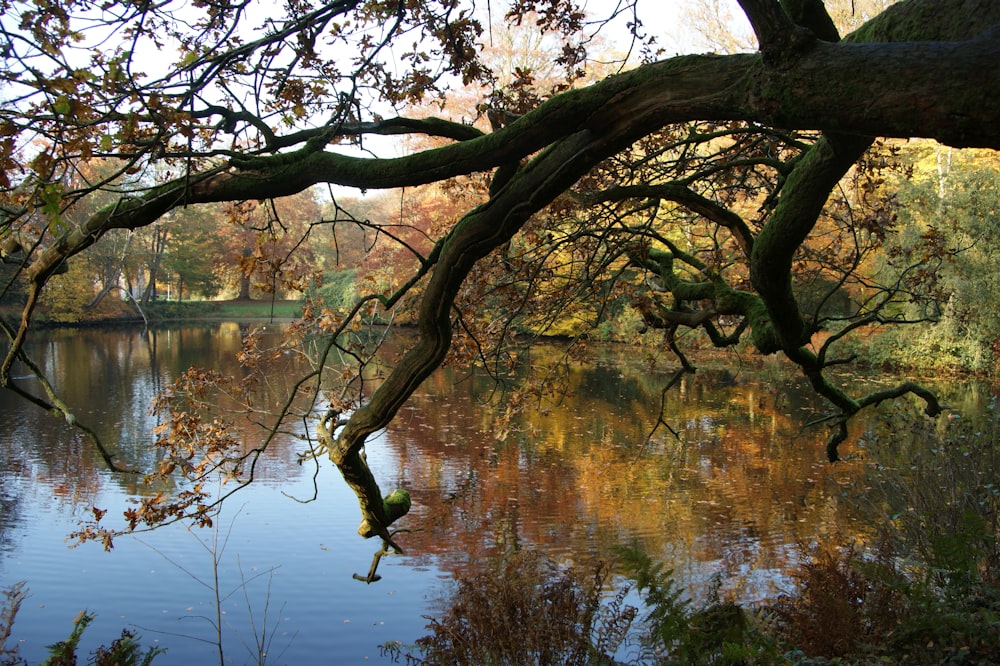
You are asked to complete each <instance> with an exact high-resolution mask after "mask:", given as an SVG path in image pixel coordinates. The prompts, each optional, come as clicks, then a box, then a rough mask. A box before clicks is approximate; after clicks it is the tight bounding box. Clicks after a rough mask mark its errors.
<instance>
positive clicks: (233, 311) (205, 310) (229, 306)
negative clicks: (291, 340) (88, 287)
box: [145, 300, 302, 321]
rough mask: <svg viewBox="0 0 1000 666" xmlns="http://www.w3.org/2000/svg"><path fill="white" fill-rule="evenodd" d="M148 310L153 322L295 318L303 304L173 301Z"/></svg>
mask: <svg viewBox="0 0 1000 666" xmlns="http://www.w3.org/2000/svg"><path fill="white" fill-rule="evenodd" d="M145 311H146V316H147V317H149V319H150V320H153V321H174V320H184V319H240V320H243V319H294V318H296V317H298V316H300V315H301V314H302V301H270V300H268V301H264V300H259V301H258V300H253V301H249V300H245V301H236V300H233V301H181V302H176V301H171V302H158V303H151V304H150V305H149V306H147V308H146V310H145Z"/></svg>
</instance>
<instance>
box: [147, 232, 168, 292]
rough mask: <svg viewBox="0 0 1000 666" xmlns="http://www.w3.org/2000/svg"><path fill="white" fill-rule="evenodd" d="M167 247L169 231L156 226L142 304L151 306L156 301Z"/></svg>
mask: <svg viewBox="0 0 1000 666" xmlns="http://www.w3.org/2000/svg"><path fill="white" fill-rule="evenodd" d="M166 247H167V230H166V229H165V228H163V227H162V226H161V225H154V229H153V240H152V242H151V247H150V255H151V257H152V258H151V260H150V262H149V281H148V282H147V283H146V289H145V291H143V293H142V304H143V305H149V302H150V301H151V300H154V301H155V300H156V295H157V294H156V281H157V279H158V278H159V274H160V261H161V259H163V251H164V250H165V249H166Z"/></svg>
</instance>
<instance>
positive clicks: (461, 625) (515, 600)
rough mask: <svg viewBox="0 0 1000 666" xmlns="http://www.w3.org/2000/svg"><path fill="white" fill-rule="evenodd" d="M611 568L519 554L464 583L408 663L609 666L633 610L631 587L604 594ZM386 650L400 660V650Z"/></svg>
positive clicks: (435, 619) (629, 622) (388, 648)
mask: <svg viewBox="0 0 1000 666" xmlns="http://www.w3.org/2000/svg"><path fill="white" fill-rule="evenodd" d="M609 577H610V568H609V567H608V565H607V564H606V563H603V562H600V563H597V564H596V565H594V566H593V567H592V568H590V569H589V570H581V569H576V568H569V569H565V568H561V567H559V566H557V565H556V564H554V563H553V562H550V561H547V560H543V559H542V558H540V557H539V556H537V555H535V554H533V553H529V552H518V553H515V554H513V555H511V556H510V557H509V558H506V559H504V560H502V561H499V562H496V563H494V564H493V566H492V567H491V568H490V569H489V570H487V571H486V572H485V573H482V574H480V575H478V576H475V577H472V578H469V579H466V580H462V581H460V582H459V583H458V587H457V589H456V590H455V591H454V593H453V594H452V595H451V597H450V599H449V600H448V601H449V606H448V609H447V610H446V611H445V613H444V614H443V615H442V617H441V618H431V619H430V620H431V621H430V624H429V625H428V627H427V628H428V629H430V630H431V633H430V634H429V635H427V636H424V637H423V638H420V639H419V640H418V641H417V645H416V651H417V652H418V654H413V653H412V652H411V653H407V654H406V659H407V663H413V664H452V665H466V664H467V665H469V666H481V665H484V664H507V665H512V666H513V665H518V664H525V665H529V664H566V665H574V664H579V665H585V664H600V663H614V654H615V652H616V651H617V650H618V648H619V646H620V645H621V644H622V643H623V641H624V640H625V637H626V634H627V632H628V630H629V628H630V627H631V625H632V621H633V619H634V618H635V615H636V609H635V608H634V607H632V606H629V605H627V604H625V601H624V599H625V595H626V594H627V593H628V588H627V587H623V588H620V589H619V590H618V592H617V594H615V595H614V596H613V597H611V598H610V600H608V601H605V597H604V593H605V590H606V586H607V583H608V580H609ZM385 649H386V651H387V652H389V653H392V654H393V655H394V656H397V657H398V656H399V654H400V653H401V650H400V648H399V646H398V645H387V646H386V648H385Z"/></svg>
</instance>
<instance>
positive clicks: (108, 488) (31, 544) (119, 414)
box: [0, 323, 863, 665]
mask: <svg viewBox="0 0 1000 666" xmlns="http://www.w3.org/2000/svg"><path fill="white" fill-rule="evenodd" d="M246 332H247V327H246V326H242V327H241V326H240V325H237V324H235V323H222V324H213V325H205V326H197V327H185V328H174V329H169V330H160V331H150V332H139V331H72V332H70V331H56V332H52V333H51V334H49V335H48V337H47V338H46V339H45V341H44V342H39V343H37V344H36V346H35V347H34V348H33V349H32V353H33V354H34V355H35V356H36V360H38V361H39V362H40V363H41V364H42V365H43V367H44V368H46V370H47V372H48V373H49V376H50V377H51V378H52V380H53V382H54V383H55V385H56V386H57V387H58V388H59V390H60V391H61V392H62V395H63V397H64V398H65V400H66V402H67V403H68V404H69V405H70V407H71V409H72V410H73V411H74V413H75V414H76V416H77V418H78V419H79V420H80V421H82V422H85V423H87V424H89V425H91V426H92V427H94V428H95V429H96V430H98V432H99V433H100V434H101V436H102V437H103V438H104V439H105V441H106V442H108V443H109V444H112V445H114V446H115V448H116V449H117V450H118V451H119V453H120V455H121V456H122V458H123V459H125V460H126V461H127V462H128V463H130V464H132V465H139V466H144V467H146V468H149V467H151V465H152V464H153V463H154V462H155V461H154V459H153V457H152V456H153V454H152V453H150V451H149V449H148V444H149V442H150V437H151V436H150V432H151V430H152V428H153V427H154V426H155V425H156V420H155V417H154V416H153V415H152V414H151V412H150V410H149V404H150V400H151V399H152V398H153V396H154V395H156V394H157V393H158V392H159V391H161V390H163V389H164V388H165V387H166V386H167V385H168V384H169V383H170V382H171V381H172V380H173V379H175V378H176V377H177V376H178V374H179V373H180V372H182V371H183V370H185V369H187V368H188V367H190V366H192V365H198V366H204V367H213V368H218V369H221V370H224V371H236V370H237V366H236V361H235V359H234V355H235V353H236V352H238V351H239V349H240V345H241V340H242V338H243V336H245V334H246ZM561 353H562V350H561V349H559V348H556V347H551V348H543V349H539V350H534V351H532V352H531V354H532V356H531V358H526V359H523V360H525V361H527V362H528V363H531V364H548V363H552V362H554V360H558V359H559V358H560V354H561ZM643 354H644V352H637V351H636V350H633V349H621V348H593V349H590V350H588V352H587V354H586V356H585V361H584V362H573V363H570V364H567V365H564V366H563V370H564V375H563V382H562V384H561V388H560V391H559V392H557V393H556V394H554V395H553V396H551V397H550V399H549V400H547V401H545V402H543V403H541V404H539V403H538V402H537V401H527V400H526V401H525V405H527V406H526V408H525V409H524V410H523V411H520V412H517V413H513V414H506V413H505V405H507V404H509V403H510V402H511V401H514V400H519V399H521V398H519V397H518V396H517V395H516V394H513V393H510V392H508V391H507V389H505V388H504V387H499V388H498V387H497V386H496V385H495V384H494V383H493V382H491V381H490V380H489V379H488V378H482V377H479V378H475V377H468V376H466V374H467V373H464V372H462V371H460V370H456V369H454V368H451V369H448V368H446V369H444V370H442V371H439V372H438V373H437V374H435V375H434V376H433V377H432V378H431V380H429V381H428V382H427V383H426V384H425V385H424V386H423V387H422V388H421V389H420V391H419V392H418V393H417V394H416V395H415V396H414V398H413V399H412V400H411V401H410V402H409V403H408V404H407V405H406V406H405V407H404V408H403V410H402V411H401V413H400V414H399V416H398V418H397V419H396V421H395V423H394V424H393V426H392V427H391V428H390V429H389V430H388V431H386V432H384V433H381V434H380V435H379V436H378V437H376V438H373V440H372V441H370V442H369V445H368V446H367V451H368V460H369V463H370V464H371V465H372V467H373V469H374V471H375V474H376V477H377V478H378V479H379V481H380V484H381V486H382V488H383V490H385V491H386V492H388V491H389V490H391V489H392V488H395V487H405V488H408V489H410V491H411V493H412V495H413V498H414V508H413V510H412V511H411V513H410V514H409V515H408V516H407V517H406V518H405V519H404V520H403V521H401V523H400V526H401V527H405V528H407V529H409V530H411V532H410V533H408V534H405V535H402V536H401V537H400V544H401V545H402V546H403V547H404V548H406V549H407V555H406V556H393V557H389V558H385V559H384V560H383V561H382V564H381V566H380V568H379V572H380V573H381V574H382V575H383V580H382V581H380V582H378V583H376V584H373V585H365V584H363V583H359V582H357V581H355V580H353V579H352V574H353V573H355V572H358V573H364V572H366V571H367V568H368V566H369V564H370V562H371V557H372V555H373V553H374V551H375V550H376V548H377V545H376V544H375V543H374V542H371V541H364V540H362V539H360V538H359V537H357V536H356V534H355V530H356V529H357V525H358V520H359V518H358V510H357V500H356V498H355V497H354V496H353V495H352V494H351V493H350V491H349V490H348V489H347V488H346V486H345V485H344V483H343V482H342V480H341V479H340V477H339V475H338V474H337V472H336V470H335V469H332V467H331V466H330V465H329V464H326V465H323V464H320V465H319V466H318V467H316V466H313V465H309V464H306V465H302V466H300V465H297V464H296V463H295V460H296V455H297V453H298V452H299V450H300V448H301V446H302V443H301V442H300V441H297V440H294V439H289V440H288V441H282V442H278V443H277V444H276V445H275V447H274V448H273V449H271V450H269V452H268V454H267V455H268V457H267V459H266V460H265V461H264V462H263V464H262V466H261V468H260V472H259V474H258V475H257V477H258V481H257V482H256V483H255V484H254V485H253V487H252V488H250V489H248V490H246V491H243V492H241V493H240V494H238V495H237V496H235V497H234V498H233V499H232V500H231V501H230V502H229V503H228V504H227V506H226V508H225V509H224V510H223V513H222V515H221V516H220V518H219V519H218V520H217V526H218V529H217V530H216V531H214V532H213V531H212V530H194V531H188V530H186V529H185V528H184V527H182V526H176V525H175V526H169V527H166V528H163V529H160V530H157V531H155V532H152V533H146V534H143V535H140V536H138V537H126V538H120V539H118V540H117V541H116V542H115V548H114V550H113V551H112V552H109V553H105V552H104V551H103V550H102V549H101V547H100V546H99V545H96V544H85V545H83V546H79V547H76V548H69V547H68V545H69V541H68V539H67V536H68V535H69V534H70V533H71V532H72V531H73V530H74V529H76V528H77V525H78V521H80V520H84V519H87V518H89V517H90V511H91V508H92V507H94V506H97V507H101V508H104V509H107V510H108V511H109V516H120V515H121V511H122V510H124V509H125V508H127V507H128V506H129V499H130V498H133V497H135V496H136V493H137V492H142V490H141V488H139V487H137V485H136V482H135V479H134V478H133V477H128V476H121V475H115V474H112V473H110V472H107V471H106V470H104V469H103V468H102V466H101V462H100V459H99V457H98V456H96V455H95V454H94V452H93V451H92V450H91V448H90V446H89V444H87V443H86V442H84V441H82V440H81V439H80V437H79V436H78V435H77V433H76V432H74V431H73V430H71V429H70V428H68V427H67V426H66V425H65V424H62V423H60V422H59V421H57V420H55V419H53V418H52V417H50V416H48V415H46V414H44V413H42V412H41V411H40V410H37V409H35V408H34V407H32V406H31V405H28V404H27V403H24V402H21V401H18V400H15V399H14V398H13V396H10V395H8V394H6V393H0V423H2V426H3V427H2V428H0V451H2V452H3V453H2V456H0V584H2V585H4V586H7V585H10V584H12V583H15V582H17V581H21V580H24V581H26V582H27V586H28V588H29V589H30V597H29V598H28V600H27V602H26V603H25V604H24V606H22V608H21V611H20V614H19V615H18V618H17V622H16V624H15V627H14V635H15V637H16V638H17V639H19V640H20V641H21V655H22V656H24V657H25V658H27V659H28V661H29V662H31V663H37V662H39V661H40V660H41V659H42V658H43V656H44V655H45V654H46V652H45V649H44V648H45V646H46V645H48V644H50V643H53V642H55V641H57V640H61V639H63V638H65V636H66V635H67V633H68V631H69V628H70V624H71V621H72V618H73V617H74V616H76V615H77V613H79V612H80V611H81V610H83V609H88V610H89V611H91V612H94V613H96V614H97V619H96V621H95V622H94V623H93V624H92V625H91V627H90V628H89V629H88V630H87V633H86V634H85V635H84V642H83V645H82V647H83V649H84V650H86V651H89V650H92V649H93V648H94V647H95V646H96V645H98V644H100V643H102V642H103V643H107V642H110V641H111V640H112V639H114V638H115V637H117V636H118V634H119V632H120V631H121V629H122V628H123V627H129V628H132V629H136V630H138V632H139V633H141V634H142V637H143V644H144V645H152V644H157V645H161V646H164V647H166V648H168V650H167V653H166V654H165V655H162V656H160V657H158V658H157V660H156V662H155V663H157V664H163V665H167V664H193V663H212V662H213V660H215V662H216V663H217V654H216V648H215V647H214V645H213V642H214V640H215V637H214V629H213V628H212V625H211V621H212V620H214V616H215V591H214V589H215V586H214V585H213V583H212V580H213V561H216V560H217V561H218V574H219V579H220V584H219V586H218V587H219V594H220V597H221V604H222V607H223V609H224V615H223V643H224V649H225V653H226V658H227V663H234V664H241V663H251V662H253V661H254V660H255V658H254V657H253V656H251V655H252V654H253V653H254V652H255V651H256V648H255V646H256V645H257V644H258V643H262V644H265V645H266V648H267V652H268V663H277V664H281V663H288V664H320V663H332V662H333V661H335V662H336V663H347V664H353V663H383V662H386V661H387V660H386V659H383V658H382V657H381V656H380V654H379V650H378V646H379V645H380V644H383V643H385V642H386V641H402V642H403V643H412V642H413V641H414V640H415V639H416V638H418V637H419V636H421V635H423V634H424V633H425V630H424V626H425V624H426V622H427V621H426V620H425V619H424V618H423V617H422V616H424V615H427V614H429V613H433V612H434V611H435V610H436V609H437V608H438V606H439V599H440V597H441V595H442V594H443V593H444V592H445V591H446V590H447V589H448V584H449V582H450V581H453V580H454V579H455V578H459V577H462V576H467V575H470V574H472V573H473V572H475V571H477V567H479V566H481V565H482V563H483V562H484V561H485V560H486V559H487V556H489V555H491V554H495V553H502V552H505V551H509V550H511V549H515V548H533V549H538V550H540V551H542V552H543V553H545V554H546V555H549V556H551V557H553V558H556V559H558V560H560V561H565V562H585V561H587V560H589V559H590V558H593V557H600V556H602V555H605V554H607V552H608V550H609V549H610V548H611V547H612V546H614V545H616V544H622V543H635V544H637V545H639V546H640V547H642V548H643V549H645V550H646V551H647V552H649V553H650V554H652V555H653V556H654V557H656V558H659V559H661V560H663V561H665V562H666V563H667V565H668V566H669V567H671V568H673V569H674V571H675V575H676V577H677V579H678V581H679V582H680V583H682V584H683V585H685V586H686V587H687V589H689V590H690V591H691V594H692V595H693V596H695V597H698V596H704V595H705V594H707V590H709V589H718V591H719V594H720V595H721V596H723V597H724V598H732V599H735V600H738V601H755V600H760V599H765V598H772V597H774V596H776V595H778V594H781V593H782V592H783V591H789V589H790V588H789V586H790V583H789V580H788V578H787V571H788V569H789V567H790V566H792V565H794V564H795V563H796V562H798V561H800V560H801V559H802V558H803V557H804V554H805V553H806V552H807V551H808V549H809V548H811V547H812V546H813V545H814V544H816V543H818V542H822V541H843V540H845V539H846V538H850V537H851V536H852V535H856V534H858V533H860V532H861V531H862V530H863V527H862V524H861V522H860V521H859V520H857V519H856V518H855V517H854V516H853V515H852V513H851V511H850V510H849V506H850V503H849V502H847V501H845V497H848V496H850V495H852V494H856V493H857V492H859V489H858V488H857V487H856V484H857V482H856V479H858V478H859V475H858V470H859V468H860V466H861V465H862V464H863V462H861V459H862V458H863V456H861V455H855V456H854V460H853V461H850V460H849V461H848V462H846V463H842V464H838V465H836V466H833V465H829V464H827V463H825V462H824V460H823V437H824V432H823V431H822V430H807V431H802V429H801V425H802V423H803V422H805V421H808V420H809V418H810V416H811V415H813V414H814V413H815V412H816V410H818V409H819V407H820V406H819V405H818V403H816V402H815V401H814V400H813V399H812V398H811V397H810V394H809V393H808V391H806V390H804V389H803V387H802V386H801V383H800V382H799V381H798V380H795V379H790V378H788V377H787V376H785V375H784V374H782V372H780V371H778V370H777V369H775V368H771V367H765V368H757V369H755V370H754V371H750V370H748V369H747V370H744V371H735V372H734V368H739V359H738V358H737V357H731V358H729V359H728V366H727V367H728V368H729V369H728V370H721V369H720V370H712V369H704V370H702V371H700V372H699V373H698V374H697V375H695V376H689V377H686V378H685V380H684V382H683V384H682V385H681V386H680V387H675V389H674V390H672V391H671V392H670V393H668V394H667V395H666V397H665V398H663V399H664V400H666V402H665V403H663V412H662V413H663V416H664V418H663V422H664V424H663V425H661V426H660V427H659V428H657V429H656V430H655V431H654V426H655V425H656V423H657V420H658V416H659V414H660V411H661V398H662V396H661V389H662V386H663V384H664V382H665V380H666V378H667V377H668V376H669V372H670V371H671V370H672V368H657V367H655V365H654V364H652V363H651V360H650V359H647V358H643V357H642V355H643ZM293 374H294V373H289V372H288V371H287V369H286V371H283V372H281V373H276V376H275V382H276V384H278V386H277V387H276V390H278V392H279V393H280V390H281V388H282V385H283V382H290V381H291V379H292V375H293ZM671 430H672V431H673V432H674V433H676V436H675V435H674V434H672V433H671ZM651 432H653V434H652V436H650V433H651ZM505 434H506V435H507V437H506V439H505V440H503V437H502V435H505ZM498 436H500V438H499V439H498ZM501 440H503V441H501ZM843 451H844V453H847V454H851V453H857V451H858V449H857V447H855V446H853V445H850V446H846V447H845V448H844V450H843ZM860 490H863V489H860ZM314 496H315V499H314V500H313V501H303V500H308V499H311V498H313V497H314ZM105 520H107V519H105ZM213 540H215V541H216V545H214V546H213ZM213 551H214V553H213Z"/></svg>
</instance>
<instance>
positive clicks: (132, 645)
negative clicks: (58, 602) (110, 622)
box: [0, 581, 165, 666]
mask: <svg viewBox="0 0 1000 666" xmlns="http://www.w3.org/2000/svg"><path fill="white" fill-rule="evenodd" d="M0 594H2V595H3V603H2V605H0V666H26V665H27V663H28V662H27V661H26V660H25V659H24V658H23V657H21V656H20V654H19V649H18V646H17V645H16V644H15V645H14V646H13V647H8V645H7V642H8V641H9V640H10V638H11V635H12V627H13V625H14V620H15V619H16V617H17V613H18V611H19V610H20V608H21V604H22V603H24V600H25V599H26V598H27V596H28V591H27V589H26V588H25V586H24V581H21V582H18V583H15V584H14V585H11V586H9V587H7V588H5V589H4V590H3V591H2V592H0ZM94 617H95V616H94V614H93V613H88V612H86V611H82V612H81V613H80V614H79V615H77V616H76V618H74V620H73V627H72V629H71V630H70V633H69V636H67V637H66V639H65V640H62V641H59V642H57V643H53V644H52V645H49V646H48V648H47V649H48V651H49V656H48V658H47V659H46V660H45V661H43V662H42V666H76V664H77V663H78V655H77V652H78V649H79V646H80V639H81V638H82V637H83V632H84V631H85V630H86V629H87V627H88V626H89V625H90V623H91V622H93V621H94ZM163 652H165V650H164V649H163V648H159V647H150V648H147V649H146V650H145V651H144V650H143V649H142V646H141V645H140V644H139V639H138V637H137V636H136V635H135V633H134V632H132V631H129V630H128V629H122V633H121V636H119V637H118V638H116V639H114V640H113V641H112V642H111V644H110V645H101V646H99V647H98V648H97V649H96V650H94V652H92V653H91V654H90V657H89V659H88V660H87V662H86V663H88V664H93V666H149V665H150V664H151V663H152V661H153V659H155V658H156V656H157V655H160V654H162V653H163Z"/></svg>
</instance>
